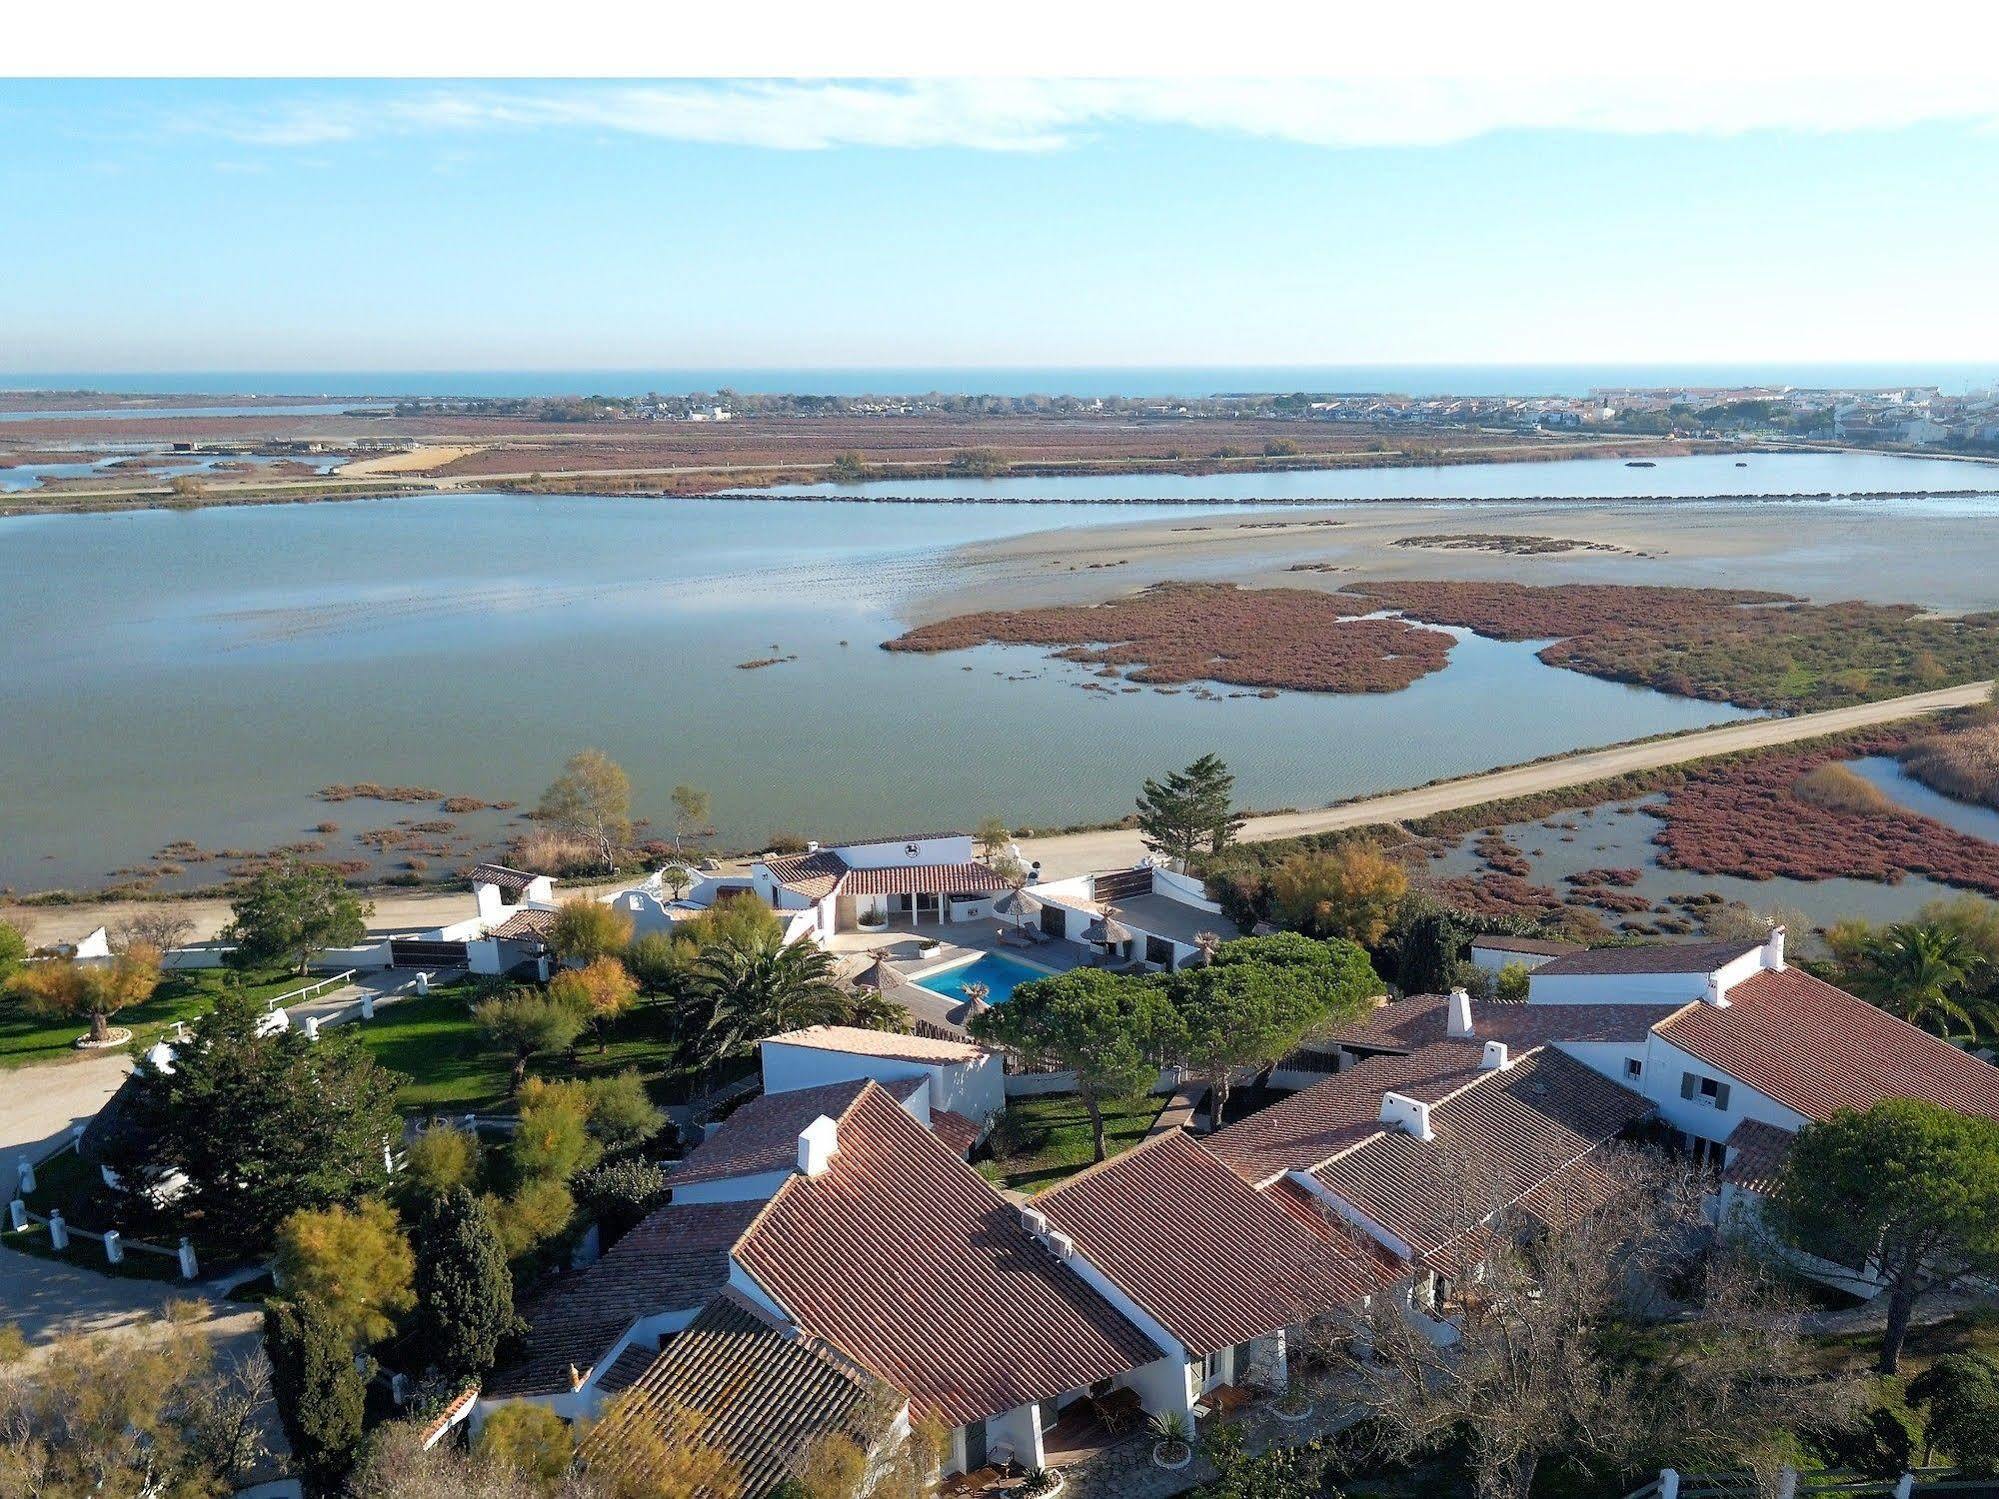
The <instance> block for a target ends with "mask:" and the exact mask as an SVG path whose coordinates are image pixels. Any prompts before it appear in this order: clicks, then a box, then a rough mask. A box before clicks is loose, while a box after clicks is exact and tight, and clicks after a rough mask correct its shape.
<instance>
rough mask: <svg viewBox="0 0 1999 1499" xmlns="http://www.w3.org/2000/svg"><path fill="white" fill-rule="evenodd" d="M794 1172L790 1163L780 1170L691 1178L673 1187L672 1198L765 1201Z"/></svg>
mask: <svg viewBox="0 0 1999 1499" xmlns="http://www.w3.org/2000/svg"><path fill="white" fill-rule="evenodd" d="M794 1174H795V1173H794V1172H793V1171H792V1169H791V1168H790V1167H788V1166H787V1167H786V1168H785V1169H784V1170H782V1171H760V1172H758V1173H756V1174H755V1175H753V1176H730V1177H724V1178H722V1179H721V1180H720V1181H705V1182H694V1183H693V1184H691V1185H689V1186H685V1187H675V1188H674V1189H673V1200H674V1201H675V1202H676V1203H680V1202H768V1201H769V1200H770V1199H771V1198H773V1197H775V1196H776V1195H777V1189H778V1188H779V1187H781V1186H783V1185H784V1184H785V1183H786V1182H787V1181H789V1180H791V1178H792V1176H793V1175H794Z"/></svg>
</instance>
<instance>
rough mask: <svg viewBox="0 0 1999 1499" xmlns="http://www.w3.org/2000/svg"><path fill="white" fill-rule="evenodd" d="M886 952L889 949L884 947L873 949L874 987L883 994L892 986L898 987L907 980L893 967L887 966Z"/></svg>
mask: <svg viewBox="0 0 1999 1499" xmlns="http://www.w3.org/2000/svg"><path fill="white" fill-rule="evenodd" d="M888 953H889V950H888V949H887V948H886V947H878V948H876V949H875V972H874V980H875V988H877V989H879V990H880V991H881V992H882V993H884V994H886V993H888V991H889V990H890V989H891V988H892V987H899V986H901V985H903V984H907V983H908V982H909V980H908V979H906V978H904V977H903V976H902V975H901V974H900V973H897V972H896V971H895V969H893V968H891V967H889V962H888Z"/></svg>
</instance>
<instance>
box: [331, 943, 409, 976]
mask: <svg viewBox="0 0 1999 1499" xmlns="http://www.w3.org/2000/svg"><path fill="white" fill-rule="evenodd" d="M393 962H394V959H393V958H392V957H391V956H390V953H389V943H388V939H387V938H383V939H382V940H381V941H380V942H367V943H363V944H362V945H361V946H359V947H329V948H325V949H323V950H321V951H320V952H317V953H315V954H314V955H313V959H312V963H311V967H313V968H314V969H315V970H320V971H323V972H327V973H339V972H340V971H341V970H342V969H346V968H387V967H389V966H390V964H391V963H393Z"/></svg>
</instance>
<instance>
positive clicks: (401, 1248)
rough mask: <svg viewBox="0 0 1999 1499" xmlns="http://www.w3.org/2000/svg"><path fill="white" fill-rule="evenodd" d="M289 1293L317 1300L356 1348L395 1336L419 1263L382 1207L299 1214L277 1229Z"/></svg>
mask: <svg viewBox="0 0 1999 1499" xmlns="http://www.w3.org/2000/svg"><path fill="white" fill-rule="evenodd" d="M274 1268H275V1269H276V1271H277V1275H278V1281H279V1284H281V1285H282V1286H283V1287H284V1288H285V1293H286V1294H287V1295H289V1296H294V1297H300V1298H305V1299H309V1300H312V1301H314V1302H316V1303H317V1304H318V1305H319V1307H320V1308H322V1309H323V1311H324V1313H325V1315H326V1316H327V1317H328V1318H329V1319H330V1320H331V1321H332V1322H333V1324H334V1325H335V1326H336V1327H338V1328H339V1329H340V1330H341V1332H342V1333H343V1334H344V1335H345V1336H346V1337H347V1338H348V1340H349V1341H350V1342H351V1343H352V1344H354V1345H355V1346H357V1347H365V1346H366V1345H368V1344H371V1343H378V1342H380V1341H381V1340H382V1339H384V1338H386V1337H388V1336H389V1334H391V1333H392V1332H394V1331H395V1317H396V1315H397V1314H398V1313H401V1312H405V1311H407V1310H409V1308H410V1307H411V1306H412V1305H413V1304H414V1301H415V1298H414V1297H413V1296H412V1294H411V1291H410V1283H411V1281H412V1279H413V1278H414V1276H415V1274H416V1260H415V1258H414V1256H413V1255H412V1254H411V1253H410V1246H409V1241H408V1240H407V1239H405V1238H404V1237H403V1235H402V1230H401V1229H400V1228H398V1227H397V1225H396V1215H395V1214H394V1213H392V1212H390V1211H389V1208H388V1205H387V1204H386V1203H383V1202H378V1201H374V1200H372V1199H371V1200H369V1201H367V1202H364V1203H362V1204H361V1205H360V1206H359V1207H358V1208H354V1209H351V1210H350V1209H348V1208H344V1207H330V1208H326V1209H324V1210H323V1211H318V1212H314V1211H305V1212H298V1213H293V1214H292V1215H291V1216H290V1217H289V1218H287V1219H285V1221H284V1223H283V1224H282V1225H281V1226H280V1227H279V1229H278V1245H277V1255H276V1258H275V1260H274Z"/></svg>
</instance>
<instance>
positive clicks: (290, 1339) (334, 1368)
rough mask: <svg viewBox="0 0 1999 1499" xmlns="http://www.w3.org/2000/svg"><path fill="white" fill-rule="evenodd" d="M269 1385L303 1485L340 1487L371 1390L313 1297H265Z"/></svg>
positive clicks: (312, 1488) (339, 1332) (357, 1443)
mask: <svg viewBox="0 0 1999 1499" xmlns="http://www.w3.org/2000/svg"><path fill="white" fill-rule="evenodd" d="M264 1351H265V1353H266V1354H268V1355H269V1357H270V1361H271V1393H272V1394H273V1395H274V1396H275V1397H276V1399H275V1402H274V1403H275V1404H276V1405H277V1408H278V1416H279V1419H280V1420H282V1421H283V1423H284V1428H285V1437H286V1438H287V1440H289V1441H290V1443H291V1450H292V1460H293V1462H295V1463H296V1464H297V1465H298V1468H299V1472H300V1475H301V1477H303V1478H304V1479H305V1483H306V1492H308V1493H328V1492H333V1491H335V1490H336V1489H337V1488H338V1485H339V1483H340V1480H341V1478H342V1477H343V1476H344V1475H345V1474H346V1472H347V1470H348V1468H350V1467H351V1466H353V1462H354V1455H355V1452H356V1450H357V1449H358V1448H359V1446H360V1444H361V1417H362V1411H363V1407H364V1405H365V1403H366V1390H365V1388H364V1386H363V1384H362V1379H361V1371H360V1370H358V1369H357V1368H355V1366H354V1353H353V1347H352V1345H351V1344H350V1343H349V1342H348V1340H347V1336H346V1334H345V1333H344V1332H343V1331H342V1330H341V1328H340V1327H339V1325H338V1324H337V1322H336V1321H335V1320H334V1319H333V1318H332V1317H330V1316H328V1315H327V1312H326V1309H325V1308H324V1307H321V1306H320V1305H319V1304H318V1303H316V1302H313V1301H267V1302H265V1303H264Z"/></svg>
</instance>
